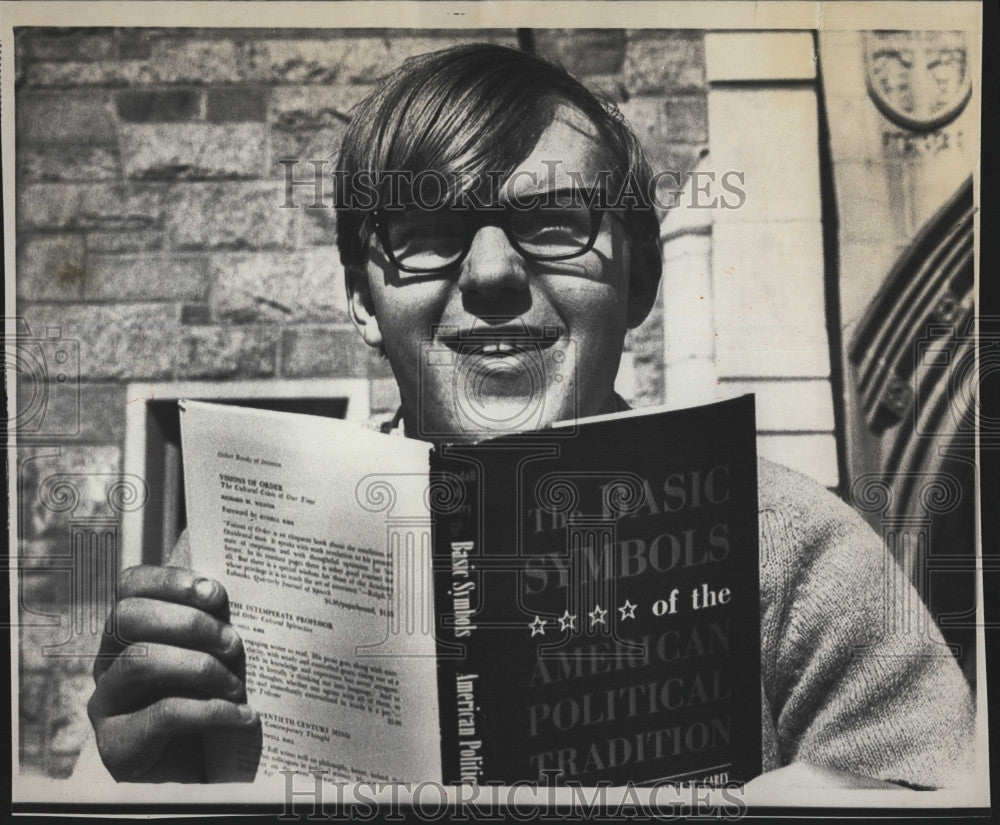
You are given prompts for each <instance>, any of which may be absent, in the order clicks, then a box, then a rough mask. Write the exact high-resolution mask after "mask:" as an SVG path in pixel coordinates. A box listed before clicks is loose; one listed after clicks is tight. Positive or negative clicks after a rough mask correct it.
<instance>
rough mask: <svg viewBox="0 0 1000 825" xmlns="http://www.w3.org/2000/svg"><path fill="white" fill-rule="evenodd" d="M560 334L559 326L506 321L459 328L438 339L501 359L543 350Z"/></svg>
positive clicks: (464, 352)
mask: <svg viewBox="0 0 1000 825" xmlns="http://www.w3.org/2000/svg"><path fill="white" fill-rule="evenodd" d="M561 337H562V330H561V329H560V328H558V327H552V326H547V327H545V328H542V327H538V326H529V325H526V324H504V325H502V326H495V327H479V326H477V327H472V328H466V329H458V330H456V331H454V332H449V333H447V334H444V335H440V336H439V340H440V341H441V343H442V344H444V345H445V346H446V347H448V348H449V349H450V350H452V351H453V352H455V353H456V354H458V355H465V356H470V355H471V356H476V357H484V358H498V359H502V358H513V357H517V356H520V355H525V354H529V353H540V352H542V351H544V350H547V349H549V347H551V346H553V345H554V344H555V343H556V342H557V341H558V340H559V339H560V338H561Z"/></svg>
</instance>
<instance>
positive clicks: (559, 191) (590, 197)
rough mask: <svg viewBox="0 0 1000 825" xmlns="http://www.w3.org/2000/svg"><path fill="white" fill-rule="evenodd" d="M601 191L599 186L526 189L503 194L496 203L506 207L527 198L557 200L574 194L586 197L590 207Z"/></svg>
mask: <svg viewBox="0 0 1000 825" xmlns="http://www.w3.org/2000/svg"><path fill="white" fill-rule="evenodd" d="M603 191H604V187H603V186H600V185H597V186H557V187H554V188H551V189H548V188H538V189H531V188H529V189H526V190H524V191H521V192H515V193H504V194H503V195H501V196H500V198H499V199H498V203H501V204H505V205H506V204H509V203H511V202H513V203H517V202H518V201H523V200H527V199H528V198H531V199H533V200H534V199H540V198H545V197H551V198H558V197H559V196H560V195H564V194H569V195H576V194H580V193H583V194H584V195H586V198H585V201H584V202H585V203H586V204H587V205H588V206H591V205H593V203H594V202H595V200H596V199H597V198H598V197H599V196H600V194H601V193H602V192H603Z"/></svg>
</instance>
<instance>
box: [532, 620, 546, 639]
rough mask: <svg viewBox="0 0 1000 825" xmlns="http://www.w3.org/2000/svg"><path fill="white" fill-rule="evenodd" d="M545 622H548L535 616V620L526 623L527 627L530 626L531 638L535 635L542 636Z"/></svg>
mask: <svg viewBox="0 0 1000 825" xmlns="http://www.w3.org/2000/svg"><path fill="white" fill-rule="evenodd" d="M546 624H548V622H547V621H546V620H545V619H543V618H542V617H541V616H535V621H533V622H530V623H529V624H528V627H530V628H531V636H532V638H534V637H535V636H544V635H545V625H546Z"/></svg>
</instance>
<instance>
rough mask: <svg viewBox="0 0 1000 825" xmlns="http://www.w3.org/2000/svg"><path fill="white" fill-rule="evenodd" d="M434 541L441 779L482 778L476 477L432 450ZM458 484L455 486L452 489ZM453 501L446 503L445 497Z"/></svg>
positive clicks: (472, 781) (470, 781) (478, 781)
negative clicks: (472, 647) (473, 652)
mask: <svg viewBox="0 0 1000 825" xmlns="http://www.w3.org/2000/svg"><path fill="white" fill-rule="evenodd" d="M435 485H437V486H438V489H439V490H446V491H447V492H446V493H445V494H444V495H441V496H437V497H435V496H434V495H433V492H432V495H431V518H432V534H433V546H434V577H433V580H434V617H435V621H434V627H435V637H436V642H437V679H438V712H439V717H440V730H441V773H442V778H443V782H444V783H445V784H459V783H460V784H472V785H477V784H481V783H482V782H483V781H484V770H485V766H484V753H483V741H482V737H481V736H480V735H479V725H478V724H477V720H478V715H479V702H478V700H477V696H478V692H479V688H480V681H479V674H478V673H477V672H476V668H475V666H474V664H473V657H471V656H470V651H469V650H468V645H469V644H470V643H471V642H472V640H473V638H474V634H475V630H476V627H475V611H476V606H477V602H478V592H477V591H478V586H479V582H478V575H477V573H476V571H475V558H476V551H477V539H476V534H477V524H476V520H475V508H474V506H473V504H472V502H474V501H476V482H475V478H474V473H472V472H470V471H469V469H468V468H467V465H464V462H460V461H458V460H456V459H454V458H452V457H449V456H442V455H441V452H440V451H439V450H437V449H435V450H434V451H432V453H431V486H432V490H433V488H434V487H435ZM456 486H457V489H456ZM445 500H446V501H448V502H450V503H452V504H454V503H455V502H459V503H458V504H457V505H456V506H444V505H443V501H445Z"/></svg>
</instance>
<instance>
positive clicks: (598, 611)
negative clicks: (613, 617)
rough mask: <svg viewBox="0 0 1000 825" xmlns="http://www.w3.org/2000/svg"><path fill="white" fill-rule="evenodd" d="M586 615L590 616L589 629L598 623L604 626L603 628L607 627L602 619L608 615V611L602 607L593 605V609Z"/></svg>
mask: <svg viewBox="0 0 1000 825" xmlns="http://www.w3.org/2000/svg"><path fill="white" fill-rule="evenodd" d="M587 615H588V616H590V626H591V627H593V626H594V625H595V624H597V623H598V622H600V623H601V624H603V625H605V627H607V624H606V622H605V621H604V617H605V616H607V615H608V611H607V610H605V609H604V608H603V607H601V606H600V605H599V604H595V605H594V609H593V610H591V611H590V612H589V613H588V614H587Z"/></svg>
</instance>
